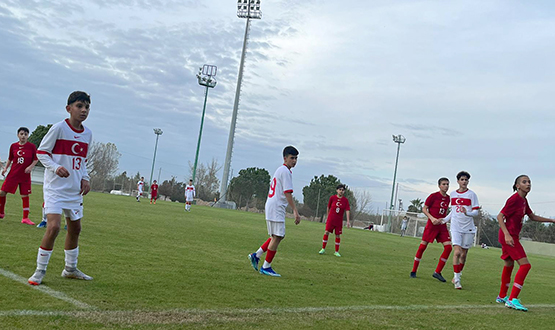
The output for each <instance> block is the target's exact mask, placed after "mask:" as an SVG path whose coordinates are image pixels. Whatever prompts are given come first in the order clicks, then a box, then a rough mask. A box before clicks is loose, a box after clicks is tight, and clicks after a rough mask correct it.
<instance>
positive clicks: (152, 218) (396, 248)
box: [0, 186, 555, 329]
mask: <svg viewBox="0 0 555 330" xmlns="http://www.w3.org/2000/svg"><path fill="white" fill-rule="evenodd" d="M41 188H42V187H40V186H35V187H34V192H35V193H34V194H32V195H31V212H32V213H31V219H32V220H33V221H35V222H37V221H38V220H39V218H40V212H41V211H40V205H41V203H42V202H41V198H42V192H41ZM183 209H184V206H183V204H178V203H170V202H158V203H157V205H149V203H148V200H146V199H143V200H142V201H141V203H137V202H136V201H135V199H134V198H133V197H125V196H113V195H107V194H100V193H90V194H89V195H88V196H86V197H85V218H84V220H83V231H82V234H81V241H80V258H79V265H78V266H79V268H80V269H81V270H83V271H84V272H85V273H87V274H89V275H91V276H94V280H93V281H78V280H68V279H64V278H62V277H60V273H61V271H62V269H63V266H64V261H63V259H64V252H63V242H64V231H63V230H62V231H61V232H60V236H59V237H58V240H57V242H56V246H55V249H54V253H53V255H52V259H51V261H50V264H49V267H48V271H47V274H46V277H45V278H44V281H43V285H41V286H39V287H32V286H30V285H27V284H26V279H27V278H28V277H29V276H30V275H31V274H32V273H33V271H34V269H35V265H36V263H35V262H36V253H37V248H38V246H39V243H40V240H41V238H42V235H43V233H44V229H38V228H36V227H31V226H27V225H23V224H20V220H21V199H20V198H19V196H18V195H15V196H14V195H9V196H8V201H7V207H6V211H7V212H6V218H5V219H3V220H0V249H1V251H2V252H1V257H0V328H1V329H53V328H59V329H101V328H114V329H120V328H124V329H129V328H131V329H158V328H160V329H162V328H163V329H184V328H206V329H220V328H221V329H258V328H265V329H303V328H329V329H499V328H502V329H521V328H528V329H550V328H551V329H552V328H554V325H553V314H554V312H555V294H554V293H555V259H554V258H550V257H544V256H536V255H530V256H529V257H530V262H531V263H532V270H531V271H530V274H529V276H528V277H527V279H526V282H525V285H524V288H523V291H522V293H521V295H520V298H521V300H522V302H523V304H524V305H525V306H527V307H529V309H530V310H529V312H527V313H524V312H518V311H515V310H509V309H507V308H505V307H502V306H500V305H498V304H496V303H495V298H496V296H497V293H498V290H499V284H500V281H499V278H500V275H501V269H502V265H503V263H502V261H501V260H500V259H499V254H500V251H499V250H497V249H489V250H485V249H479V248H474V249H471V250H470V252H469V255H468V262H467V265H466V267H465V269H464V274H463V277H462V284H463V290H454V289H453V286H452V284H451V283H450V282H447V283H441V282H438V281H437V280H435V279H433V278H432V277H431V274H432V273H433V270H434V269H435V266H436V264H437V258H438V257H439V255H440V253H441V248H440V246H439V245H438V244H433V245H431V246H430V247H429V248H428V249H427V250H426V252H425V254H424V257H423V259H422V262H421V265H420V268H419V273H418V278H416V279H410V278H409V272H410V270H411V267H412V262H413V258H414V254H415V252H416V249H417V246H418V243H419V240H417V239H415V238H409V237H399V236H396V235H390V234H384V233H378V232H369V231H362V230H357V229H345V231H344V234H343V235H342V241H341V254H342V255H343V257H341V258H337V257H335V256H333V254H332V253H330V251H331V252H333V244H329V245H328V251H327V252H326V254H325V255H319V254H318V251H319V250H320V248H321V241H322V234H323V230H324V225H323V224H320V223H313V222H301V224H300V225H298V226H295V225H294V224H293V222H292V221H290V220H288V222H287V235H286V237H287V238H286V239H285V240H284V241H283V242H282V244H281V245H280V247H279V250H278V253H277V255H276V258H275V260H274V263H273V267H274V269H275V270H276V271H277V272H279V273H281V275H282V277H281V278H273V277H267V276H262V275H259V274H258V273H257V272H255V271H254V270H253V269H252V267H251V266H250V263H249V261H248V259H247V254H248V253H250V252H253V251H254V250H256V249H257V248H258V246H259V245H260V244H261V243H262V242H263V241H264V240H265V239H266V237H267V233H266V224H265V221H264V216H263V215H262V214H252V213H246V212H242V211H232V210H222V209H214V208H209V207H201V206H193V209H192V212H190V213H186V212H184V210H183ZM331 238H332V237H330V239H331ZM443 274H444V275H445V276H446V278H448V279H450V278H451V274H452V268H451V267H450V266H449V264H448V266H446V268H445V270H444V272H443ZM513 275H514V273H513Z"/></svg>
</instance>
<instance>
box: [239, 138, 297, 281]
mask: <svg viewBox="0 0 555 330" xmlns="http://www.w3.org/2000/svg"><path fill="white" fill-rule="evenodd" d="M298 155H299V151H298V150H297V149H296V148H295V147H293V146H287V147H285V149H283V165H282V166H280V167H279V168H278V169H277V170H276V172H275V173H274V176H273V178H272V181H271V182H270V191H269V192H268V199H266V226H267V227H268V235H270V238H268V240H266V242H264V244H262V246H260V248H259V249H258V250H257V251H256V252H255V253H251V254H249V255H248V257H249V260H250V261H251V264H252V267H253V268H254V270H258V261H259V260H260V257H261V256H262V254H263V253H264V252H267V253H266V260H264V265H263V266H262V267H260V274H263V275H269V276H276V277H280V276H281V275H279V274H278V273H276V272H275V271H274V270H273V269H272V260H273V259H274V256H275V255H276V251H277V248H278V245H279V243H280V242H281V240H282V239H283V238H284V237H285V209H286V207H287V205H288V204H289V206H291V208H292V209H293V214H294V215H295V224H296V225H298V224H299V223H300V222H301V217H300V216H299V212H297V207H296V206H295V201H293V175H292V173H291V169H292V168H293V167H295V165H296V164H297V156H298Z"/></svg>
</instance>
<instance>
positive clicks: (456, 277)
mask: <svg viewBox="0 0 555 330" xmlns="http://www.w3.org/2000/svg"><path fill="white" fill-rule="evenodd" d="M454 274H455V282H460V281H461V273H454Z"/></svg>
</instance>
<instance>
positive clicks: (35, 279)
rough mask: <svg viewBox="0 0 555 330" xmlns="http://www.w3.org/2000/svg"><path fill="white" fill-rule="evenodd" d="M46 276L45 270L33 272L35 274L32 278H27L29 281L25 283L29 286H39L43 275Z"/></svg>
mask: <svg viewBox="0 0 555 330" xmlns="http://www.w3.org/2000/svg"><path fill="white" fill-rule="evenodd" d="M45 274H46V270H39V269H37V270H35V273H34V274H33V276H31V277H29V279H28V280H27V282H29V284H31V285H40V284H41V283H42V279H43V278H44V275H45Z"/></svg>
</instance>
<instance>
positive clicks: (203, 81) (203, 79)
mask: <svg viewBox="0 0 555 330" xmlns="http://www.w3.org/2000/svg"><path fill="white" fill-rule="evenodd" d="M217 72H218V67H217V66H215V65H208V64H205V65H203V66H202V68H199V69H198V73H197V79H198V83H199V85H201V86H204V87H206V91H205V92H204V106H203V107H202V117H201V119H200V130H199V132H198V143H197V153H196V155H195V165H194V167H193V183H195V177H196V175H197V164H198V153H199V151H200V140H201V139H202V127H203V126H204V114H205V112H206V100H207V99H208V88H214V87H216V83H217V82H216V73H217Z"/></svg>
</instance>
